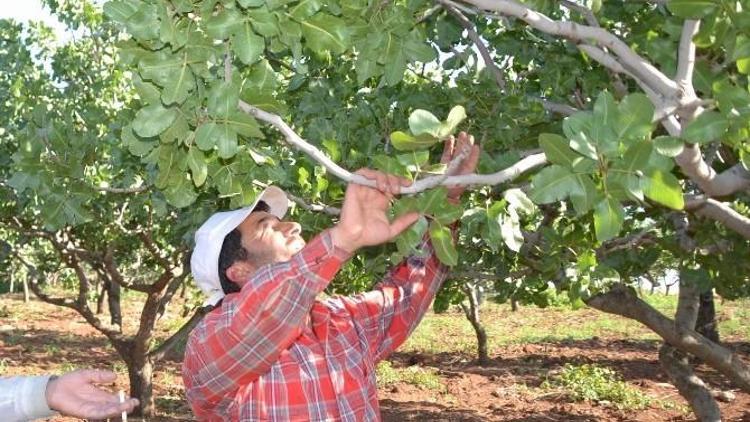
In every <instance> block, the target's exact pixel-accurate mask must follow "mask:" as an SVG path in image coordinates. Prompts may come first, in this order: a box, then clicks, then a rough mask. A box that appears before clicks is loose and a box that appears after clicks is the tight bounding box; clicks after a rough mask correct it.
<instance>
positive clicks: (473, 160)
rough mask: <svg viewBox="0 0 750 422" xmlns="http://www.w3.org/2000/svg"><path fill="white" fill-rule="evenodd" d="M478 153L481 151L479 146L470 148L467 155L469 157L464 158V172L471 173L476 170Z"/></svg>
mask: <svg viewBox="0 0 750 422" xmlns="http://www.w3.org/2000/svg"><path fill="white" fill-rule="evenodd" d="M480 153H481V149H480V148H479V145H474V146H472V147H471V152H470V153H469V156H468V157H466V160H464V165H463V166H462V167H463V168H464V170H467V171H471V172H473V171H474V170H475V169H476V168H477V164H478V163H479V154H480Z"/></svg>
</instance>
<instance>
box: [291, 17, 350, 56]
mask: <svg viewBox="0 0 750 422" xmlns="http://www.w3.org/2000/svg"><path fill="white" fill-rule="evenodd" d="M299 23H300V24H301V25H302V35H303V36H304V37H305V45H306V46H307V47H308V48H309V49H310V50H312V51H314V52H317V53H320V52H323V51H331V52H333V53H337V54H341V53H343V52H344V51H346V49H347V48H348V47H349V44H348V41H349V28H348V25H347V23H346V22H345V21H344V20H342V19H340V18H337V17H335V16H332V15H329V14H327V13H318V14H316V15H314V16H313V17H311V18H309V19H305V20H303V21H300V22H299Z"/></svg>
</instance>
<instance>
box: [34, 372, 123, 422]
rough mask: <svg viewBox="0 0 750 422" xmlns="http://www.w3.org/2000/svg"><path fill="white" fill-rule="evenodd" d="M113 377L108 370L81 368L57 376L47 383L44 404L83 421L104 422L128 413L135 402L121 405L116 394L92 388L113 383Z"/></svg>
mask: <svg viewBox="0 0 750 422" xmlns="http://www.w3.org/2000/svg"><path fill="white" fill-rule="evenodd" d="M115 379H117V375H116V374H115V373H114V372H110V371H99V370H94V369H83V370H77V371H73V372H69V373H67V374H64V375H61V376H60V377H58V378H55V379H52V380H50V381H49V383H48V384H47V392H46V396H47V405H48V406H49V408H50V409H52V410H55V411H57V412H60V413H62V414H63V415H68V416H74V417H77V418H86V419H106V418H111V417H116V416H120V415H121V414H122V412H132V411H133V409H135V407H136V406H138V400H136V399H131V398H128V399H126V400H125V401H124V402H123V403H120V399H119V397H118V396H117V394H112V393H110V392H108V391H106V390H103V389H101V388H99V387H97V386H96V384H105V383H111V382H114V381H115Z"/></svg>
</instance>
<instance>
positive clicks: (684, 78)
mask: <svg viewBox="0 0 750 422" xmlns="http://www.w3.org/2000/svg"><path fill="white" fill-rule="evenodd" d="M700 24H701V22H700V21H696V20H690V19H688V20H686V21H685V23H684V24H683V26H682V35H681V36H680V47H679V50H678V55H677V73H676V74H675V80H676V81H677V85H678V86H679V87H680V88H681V89H683V90H684V92H685V93H686V94H687V96H690V97H694V96H695V90H694V89H693V70H694V69H695V43H694V42H693V37H695V35H696V34H697V33H698V30H699V29H700Z"/></svg>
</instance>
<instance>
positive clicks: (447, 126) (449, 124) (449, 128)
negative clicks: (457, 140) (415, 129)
mask: <svg viewBox="0 0 750 422" xmlns="http://www.w3.org/2000/svg"><path fill="white" fill-rule="evenodd" d="M465 118H466V109H464V108H463V106H460V105H458V106H455V107H453V108H452V109H451V111H450V113H448V118H447V119H446V120H445V123H442V124H441V125H440V130H439V131H438V138H440V139H445V138H446V137H448V136H449V135H451V134H453V133H454V132H455V131H456V128H457V127H458V125H459V124H460V123H461V122H462V121H463V120H464V119H465Z"/></svg>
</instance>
